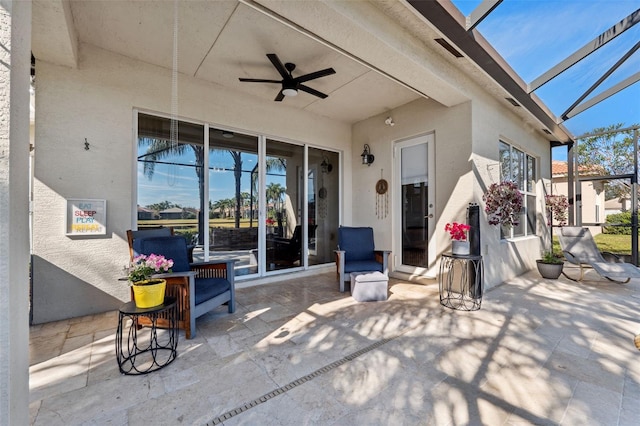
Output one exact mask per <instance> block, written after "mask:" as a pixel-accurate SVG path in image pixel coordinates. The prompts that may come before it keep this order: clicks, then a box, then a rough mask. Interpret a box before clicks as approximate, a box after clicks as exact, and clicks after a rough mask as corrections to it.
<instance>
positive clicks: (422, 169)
mask: <svg viewBox="0 0 640 426" xmlns="http://www.w3.org/2000/svg"><path fill="white" fill-rule="evenodd" d="M433 145H434V139H433V135H424V136H419V137H416V138H412V139H409V140H405V141H401V142H397V143H396V145H395V148H394V150H395V153H394V154H395V155H394V156H395V163H396V164H395V166H396V167H395V170H396V176H395V177H396V179H395V182H396V191H394V192H395V194H399V198H400V199H399V200H398V202H397V203H395V204H396V209H397V210H396V214H395V217H396V218H397V220H396V232H395V235H396V236H397V237H396V238H395V250H394V252H395V256H396V265H397V266H396V269H398V270H400V271H405V272H415V271H416V270H423V271H422V272H424V270H426V269H427V268H429V266H430V265H431V264H432V263H433V261H434V252H435V250H434V249H433V247H430V246H431V245H432V244H433V243H432V239H431V236H432V235H433V227H434V222H435V221H434V212H435V208H434V191H433V188H434V179H433V174H434V173H433V171H434V167H433V160H434V158H433V157H434V156H433Z"/></svg>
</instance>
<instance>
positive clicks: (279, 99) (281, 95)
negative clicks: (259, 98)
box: [274, 90, 284, 102]
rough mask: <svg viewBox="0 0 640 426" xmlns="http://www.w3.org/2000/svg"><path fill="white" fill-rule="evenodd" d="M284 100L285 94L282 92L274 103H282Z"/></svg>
mask: <svg viewBox="0 0 640 426" xmlns="http://www.w3.org/2000/svg"><path fill="white" fill-rule="evenodd" d="M283 99H284V93H282V90H281V91H280V92H278V96H276V98H275V99H274V101H276V102H282V100H283Z"/></svg>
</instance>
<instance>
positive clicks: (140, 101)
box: [33, 2, 550, 323]
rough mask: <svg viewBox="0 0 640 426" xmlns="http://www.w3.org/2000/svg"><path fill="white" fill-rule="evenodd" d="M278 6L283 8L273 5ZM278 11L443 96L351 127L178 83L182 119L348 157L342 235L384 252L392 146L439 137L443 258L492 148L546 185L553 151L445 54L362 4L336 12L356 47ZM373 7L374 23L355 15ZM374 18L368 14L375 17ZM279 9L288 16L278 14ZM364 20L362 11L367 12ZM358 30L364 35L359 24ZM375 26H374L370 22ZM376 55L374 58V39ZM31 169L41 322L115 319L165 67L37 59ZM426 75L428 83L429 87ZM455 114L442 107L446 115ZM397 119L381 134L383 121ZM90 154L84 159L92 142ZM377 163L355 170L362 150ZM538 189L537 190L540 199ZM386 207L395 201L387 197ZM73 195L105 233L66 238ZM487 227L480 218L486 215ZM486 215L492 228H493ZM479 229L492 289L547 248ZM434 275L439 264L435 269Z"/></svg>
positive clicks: (88, 50) (494, 165) (494, 155)
mask: <svg viewBox="0 0 640 426" xmlns="http://www.w3.org/2000/svg"><path fill="white" fill-rule="evenodd" d="M266 3H269V4H271V5H273V6H274V7H276V5H277V7H276V9H278V8H279V7H284V3H277V2H276V3H272V2H266ZM316 6H317V7H321V8H322V7H329V6H327V5H324V4H318V3H317V2H313V3H312V4H311V3H310V4H307V3H304V4H302V3H301V6H300V7H299V8H290V9H286V8H285V9H286V10H285V9H282V12H283V13H286V14H293V15H294V16H290V18H291V19H299V20H300V22H304V24H305V27H306V28H308V29H310V30H311V31H315V32H316V33H317V34H319V35H322V36H326V37H328V39H331V40H332V41H333V42H334V43H335V44H336V45H338V46H341V47H342V48H344V49H345V50H348V51H350V52H352V53H354V54H357V55H360V56H361V57H363V58H366V59H367V60H368V61H370V62H371V63H375V64H377V65H379V66H380V67H382V69H385V71H387V72H389V73H393V74H396V75H397V76H398V77H399V78H402V79H405V80H407V81H410V82H411V83H412V84H415V85H416V87H420V86H421V85H424V84H426V83H425V81H426V80H429V81H428V84H427V86H430V87H432V88H433V87H436V88H437V89H438V90H435V91H434V92H433V93H434V94H435V95H437V96H438V97H439V99H440V101H441V102H440V103H438V102H436V101H434V100H427V99H421V100H418V101H414V102H411V103H410V104H407V105H404V106H401V107H398V108H395V109H392V110H390V111H388V112H385V113H384V114H381V115H378V116H375V117H371V118H369V119H367V120H364V121H362V122H360V123H356V124H355V125H353V126H350V125H348V124H345V123H343V122H338V121H333V120H329V119H326V118H323V117H319V116H315V115H312V114H310V113H307V112H304V111H301V110H298V109H295V108H291V107H287V105H285V104H283V105H279V108H274V107H273V102H267V101H260V100H257V99H256V98H254V97H252V96H250V95H246V94H242V93H236V92H232V91H230V90H229V89H225V88H223V87H221V86H218V85H215V84H211V83H206V82H202V81H198V80H195V79H192V78H189V77H185V76H183V75H181V76H180V80H179V96H178V97H179V106H178V114H179V115H180V116H181V117H183V118H185V119H188V120H195V121H201V122H206V123H210V124H212V125H214V126H215V125H219V126H221V127H224V128H227V129H232V130H233V129H236V130H238V131H244V132H249V133H254V134H264V135H267V136H273V137H275V138H277V139H280V140H284V141H292V142H299V143H309V144H311V145H313V146H317V147H320V148H328V149H335V150H338V151H340V152H341V153H342V154H343V156H342V158H341V167H340V169H339V172H340V173H341V177H342V187H341V202H342V205H341V220H340V223H341V224H344V225H351V224H354V225H372V226H374V228H375V229H376V242H377V245H378V246H379V247H381V248H391V247H393V245H394V242H395V241H394V238H399V236H398V235H395V234H394V231H393V223H394V217H393V214H390V215H389V216H388V217H387V218H385V219H383V220H379V219H378V218H377V217H376V213H375V201H376V197H375V195H374V194H375V189H374V188H375V186H374V185H375V182H376V181H377V180H378V179H380V177H381V176H382V177H384V178H385V179H387V180H388V181H389V183H390V188H393V187H394V182H393V146H394V143H395V142H396V141H399V140H403V139H406V138H409V137H412V136H417V135H422V134H425V133H429V132H432V133H433V134H434V137H435V155H436V166H435V170H436V182H435V191H436V202H435V216H436V217H435V220H436V225H435V236H434V239H435V241H434V244H433V246H434V247H435V250H436V252H437V253H442V252H443V251H447V250H449V244H450V242H449V239H448V236H447V235H446V234H445V232H444V224H445V223H447V222H451V221H454V220H455V221H463V220H464V219H465V213H466V207H467V205H468V203H470V202H476V203H479V204H480V205H481V207H482V206H483V203H482V194H483V192H484V189H485V188H486V187H487V186H488V185H489V184H490V183H492V182H495V181H497V179H498V172H499V169H498V140H500V139H504V140H505V141H507V142H509V143H512V144H514V145H515V146H519V147H521V148H522V149H523V150H525V151H526V152H528V153H529V154H532V155H534V156H535V157H537V158H538V159H539V163H538V169H539V172H540V174H541V176H542V177H543V178H545V179H548V176H545V173H547V174H548V172H547V171H548V170H549V164H550V153H549V143H548V142H547V141H545V140H544V138H543V137H542V136H541V135H540V133H538V131H537V130H535V129H533V128H531V127H529V125H527V124H525V123H524V122H523V120H522V119H521V118H519V117H518V116H516V115H515V114H514V113H513V112H512V111H511V109H512V108H514V107H511V106H510V104H508V103H507V102H506V101H505V100H504V98H499V99H494V98H493V97H492V96H491V95H489V93H488V92H487V91H486V90H485V89H484V88H482V87H480V86H479V85H477V84H476V83H474V82H473V81H472V80H471V79H470V78H469V77H467V76H466V75H465V74H464V72H463V71H462V70H461V69H459V68H457V67H455V66H453V65H451V63H450V62H448V61H446V60H444V59H443V57H442V56H440V55H437V54H434V52H431V51H426V50H428V49H426V47H425V45H424V44H422V43H419V42H417V41H416V39H414V38H412V37H411V36H409V35H407V34H406V32H405V31H402V29H401V28H400V26H398V25H397V24H396V23H394V22H392V21H390V20H389V19H388V18H384V17H382V16H381V14H380V12H379V11H376V10H375V8H374V9H371V7H370V6H367V5H361V4H360V3H358V2H347V3H335V4H334V3H332V4H331V7H332V8H336V10H339V13H340V14H341V19H344V20H345V25H347V24H348V25H347V27H348V26H349V25H351V26H352V27H353V28H351V30H352V37H351V38H343V37H340V36H339V35H340V31H341V28H342V27H341V26H340V25H338V23H337V21H330V22H329V21H326V22H325V21H322V22H320V21H318V20H314V19H311V20H310V18H309V17H308V16H307V15H305V14H304V13H302V12H304V9H305V7H316ZM361 7H362V8H366V9H367V10H368V11H369V12H371V13H368V14H362V13H358V12H359V11H360V8H361ZM370 9H371V10H370ZM278 10H280V9H278ZM360 12H362V11H360ZM355 21H358V24H357V25H354V22H355ZM374 23H376V24H379V25H373V24H374ZM374 41H375V45H376V46H378V47H379V49H378V48H376V49H373V48H371V45H372V43H374ZM37 69H38V88H37V90H38V92H37V98H36V134H35V138H36V146H37V148H36V155H35V156H36V160H35V183H34V196H35V200H34V216H33V218H34V277H33V282H34V293H33V298H34V310H33V313H34V322H36V323H37V322H44V321H51V320H54V319H60V318H65V317H70V316H77V315H84V314H88V313H94V312H101V311H104V310H107V309H113V308H115V307H117V306H118V305H119V303H120V302H121V301H122V300H126V299H128V289H127V287H126V285H125V284H124V283H123V282H118V281H117V278H118V277H120V276H121V275H122V268H123V266H124V265H125V264H126V262H127V260H128V256H127V253H128V251H127V246H126V241H125V238H124V232H125V231H126V229H129V228H131V227H132V226H133V224H134V218H135V197H136V193H135V191H136V187H137V185H136V180H135V179H136V176H135V164H134V163H135V157H134V152H135V141H134V140H133V137H134V122H133V118H134V113H133V111H134V109H136V108H139V109H141V110H143V111H150V112H160V113H164V114H167V113H169V111H170V103H171V71H170V70H167V69H163V68H159V67H155V66H151V65H149V64H147V63H143V62H141V61H136V60H133V59H131V58H127V57H123V56H120V55H116V54H113V53H110V52H108V51H105V50H101V49H98V48H95V47H92V46H90V45H81V46H80V47H79V66H78V68H77V69H71V68H67V67H64V66H57V65H52V64H49V63H46V62H38V64H37ZM425 77H428V78H427V79H426V80H425ZM445 104H446V105H449V106H448V107H447V106H444V105H445ZM389 115H391V116H393V119H394V121H395V123H396V125H395V126H393V127H390V126H386V125H385V124H384V119H385V118H386V117H387V116H389ZM85 138H86V140H87V141H88V142H89V143H90V149H89V150H88V151H87V150H85V149H84V140H85ZM365 143H367V144H369V145H370V146H371V149H372V152H373V153H374V155H375V156H376V161H375V163H374V165H372V166H371V167H366V166H362V164H360V153H361V152H362V149H363V145H364V144H365ZM542 188H543V181H541V182H540V183H539V184H538V193H539V195H540V196H541V195H542V193H543V192H542ZM390 196H391V197H392V198H391V199H392V200H395V201H397V199H394V198H393V197H395V196H396V195H394V194H390ZM67 198H98V199H106V200H107V217H108V221H107V235H106V236H104V237H93V238H77V237H75V238H70V237H66V236H65V235H64V211H65V199H67ZM541 200H542V198H541V197H539V200H538V206H537V207H538V212H539V213H540V217H539V218H538V224H539V234H540V235H542V236H543V237H548V236H547V235H546V234H545V232H546V231H545V228H544V226H543V224H544V219H543V217H542V211H543V209H542V201H541ZM482 217H484V214H483V215H482ZM485 219H486V218H485ZM481 223H482V225H481V226H482V229H481V231H482V252H483V255H484V256H485V267H486V275H485V278H486V284H487V287H491V286H493V285H496V284H498V283H500V282H502V281H503V280H505V279H508V278H511V277H513V276H515V275H518V274H520V273H522V272H524V271H526V270H528V269H530V268H532V267H533V265H534V264H535V259H536V258H537V257H538V256H539V252H540V248H541V245H540V238H538V237H536V236H532V237H527V238H519V239H514V240H508V241H501V240H500V239H499V231H498V229H497V228H495V227H491V226H489V225H487V224H486V220H483V221H482V220H481ZM436 270H437V263H435V264H434V265H432V268H431V271H430V272H431V273H432V274H434V273H435V271H436Z"/></svg>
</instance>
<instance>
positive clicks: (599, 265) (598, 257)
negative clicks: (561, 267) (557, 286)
mask: <svg viewBox="0 0 640 426" xmlns="http://www.w3.org/2000/svg"><path fill="white" fill-rule="evenodd" d="M558 239H559V240H560V246H561V247H562V253H563V254H564V257H565V258H566V259H567V261H568V262H569V263H573V264H574V265H578V266H580V277H579V278H577V279H575V278H571V277H570V276H568V275H567V274H566V273H565V272H564V271H562V275H564V276H565V277H567V278H569V279H570V280H572V281H582V279H583V278H584V271H585V269H586V268H593V269H594V270H595V271H596V272H597V273H598V274H600V275H601V276H603V277H604V278H606V279H608V280H610V281H614V282H617V283H626V282H629V280H630V279H631V278H640V269H639V268H637V267H636V266H634V265H632V264H630V263H624V262H623V261H622V260H621V259H620V258H619V257H618V256H616V255H615V254H613V253H608V252H605V253H606V254H607V255H610V256H612V257H613V258H615V259H616V261H615V262H608V261H606V260H605V259H604V257H603V256H602V253H600V250H598V247H597V246H596V242H595V240H594V239H593V236H592V235H591V231H589V229H587V228H581V227H575V226H564V227H562V228H561V230H560V235H559V236H558Z"/></svg>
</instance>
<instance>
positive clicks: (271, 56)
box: [267, 53, 291, 79]
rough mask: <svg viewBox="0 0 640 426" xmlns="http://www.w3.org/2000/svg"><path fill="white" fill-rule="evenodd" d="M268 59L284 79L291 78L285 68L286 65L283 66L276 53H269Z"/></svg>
mask: <svg viewBox="0 0 640 426" xmlns="http://www.w3.org/2000/svg"><path fill="white" fill-rule="evenodd" d="M267 58H269V60H270V61H271V63H272V64H273V66H274V67H276V69H277V70H278V72H279V73H280V75H281V76H282V78H284V79H289V78H291V76H290V75H289V72H288V71H287V69H286V68H285V67H284V65H282V62H281V61H280V58H278V55H276V54H275V53H267Z"/></svg>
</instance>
